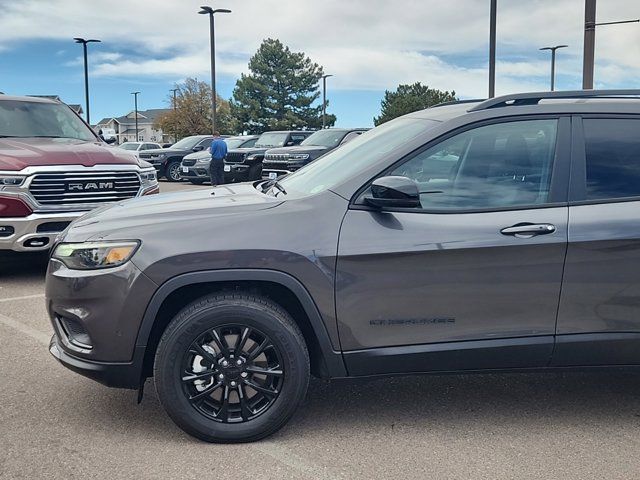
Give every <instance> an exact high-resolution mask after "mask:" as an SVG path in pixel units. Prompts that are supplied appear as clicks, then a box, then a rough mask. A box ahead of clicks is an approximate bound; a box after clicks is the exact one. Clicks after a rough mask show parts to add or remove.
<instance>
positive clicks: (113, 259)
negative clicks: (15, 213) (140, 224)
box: [52, 241, 140, 270]
mask: <svg viewBox="0 0 640 480" xmlns="http://www.w3.org/2000/svg"><path fill="white" fill-rule="evenodd" d="M139 246H140V242H137V241H123V242H84V243H60V244H58V246H57V247H56V249H55V251H54V252H53V255H52V257H53V258H55V259H58V260H60V261H61V262H62V263H64V264H65V265H66V266H67V267H68V268H71V269H72V270H97V269H102V268H113V267H118V266H120V265H124V264H125V263H127V262H128V261H129V260H130V259H131V257H133V254H134V253H136V250H137V249H138V247H139Z"/></svg>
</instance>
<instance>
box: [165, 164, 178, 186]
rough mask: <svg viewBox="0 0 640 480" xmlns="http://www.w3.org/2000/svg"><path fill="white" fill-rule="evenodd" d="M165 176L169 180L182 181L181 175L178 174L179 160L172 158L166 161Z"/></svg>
mask: <svg viewBox="0 0 640 480" xmlns="http://www.w3.org/2000/svg"><path fill="white" fill-rule="evenodd" d="M165 177H166V179H167V180H169V181H170V182H181V181H182V176H181V175H180V160H173V161H170V162H169V163H167V167H166V169H165Z"/></svg>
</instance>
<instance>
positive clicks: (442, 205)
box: [46, 90, 640, 442]
mask: <svg viewBox="0 0 640 480" xmlns="http://www.w3.org/2000/svg"><path fill="white" fill-rule="evenodd" d="M629 96H635V97H629ZM638 96H640V90H627V91H625V90H621V91H616V90H614V91H579V92H544V93H529V94H514V95H507V96H503V97H498V98H493V99H490V100H486V101H483V102H477V101H476V102H473V103H456V104H449V105H445V106H438V107H434V108H429V109H427V110H423V111H420V112H415V113H411V114H409V115H405V116H403V117H400V118H397V119H394V120H392V121H389V122H387V123H385V124H383V125H381V126H379V127H377V128H375V129H373V130H371V131H369V132H367V133H364V134H362V135H361V136H360V137H358V138H357V139H355V140H353V141H352V142H349V143H348V144H347V145H345V146H344V147H342V148H338V149H335V150H333V151H332V152H329V153H328V154H326V155H324V156H323V157H322V158H320V159H318V160H317V161H315V162H313V163H312V164H310V165H308V166H307V167H305V168H303V169H301V170H299V171H297V172H294V173H292V174H290V175H287V176H286V177H284V178H283V179H281V180H279V181H278V180H275V181H274V180H271V181H262V182H254V183H244V184H240V185H225V186H224V187H217V188H215V189H214V190H213V195H212V192H211V191H208V190H207V191H192V192H184V193H180V194H173V195H163V196H160V197H158V198H142V199H137V200H133V201H130V202H127V203H126V204H125V205H115V206H113V207H111V208H109V209H106V210H100V211H97V212H94V213H91V214H89V215H88V216H86V217H85V218H83V219H82V220H80V221H77V222H75V223H74V224H73V225H72V226H71V228H69V229H68V230H67V231H66V232H65V234H64V235H63V236H62V238H61V239H60V243H59V244H58V245H57V246H56V249H55V251H54V252H53V256H52V258H51V261H50V263H49V270H48V274H47V280H46V297H47V298H46V302H47V307H48V309H49V313H50V317H51V320H52V323H53V327H54V330H55V336H54V337H53V339H52V342H51V347H50V351H51V353H52V354H53V355H54V356H55V357H56V358H57V359H58V360H60V361H61V362H62V363H63V364H64V365H66V366H68V367H69V368H71V369H73V370H75V371H77V372H79V373H82V374H83V375H86V376H88V377H92V378H95V379H97V380H99V381H102V382H104V383H106V384H107V385H111V386H119V387H129V388H139V387H140V385H142V383H143V382H144V378H146V377H148V376H151V375H153V376H154V377H155V384H156V388H157V391H158V394H159V398H160V401H161V402H162V405H163V406H164V408H165V409H166V410H167V412H168V413H169V415H170V416H171V418H172V419H173V420H174V421H175V422H176V423H177V424H178V425H179V426H180V427H181V428H183V429H184V430H185V431H187V432H188V433H190V434H192V435H194V436H196V437H198V438H201V439H204V440H207V441H216V442H236V441H251V440H256V439H259V438H262V437H264V436H266V435H269V434H270V433H273V432H274V431H276V430H277V429H278V428H280V427H281V426H282V425H283V424H284V423H285V422H286V421H287V420H288V419H289V418H290V417H291V415H292V414H293V412H294V411H295V410H296V408H297V406H298V405H299V404H300V402H301V400H302V399H303V398H304V396H305V392H306V389H307V382H308V381H309V374H310V372H311V373H312V374H315V375H317V376H320V377H323V378H336V377H369V376H372V375H390V374H408V373H428V372H472V371H473V372H477V371H496V370H501V371H523V370H524V371H532V370H535V371H538V370H554V369H566V368H586V369H590V368H593V367H598V368H605V367H614V368H618V367H621V366H625V367H632V368H636V369H638V367H640V303H639V302H638V285H640V248H638V247H639V245H640V216H639V215H638V209H639V208H640V161H639V159H638V151H640V99H639V98H638ZM547 100H552V101H547ZM82 312H86V313H82ZM405 381H407V382H408V381H409V380H405ZM68 394H69V395H71V394H72V393H68ZM427 395H428V393H427ZM425 401H428V399H427V400H425ZM400 414H401V413H399V415H400Z"/></svg>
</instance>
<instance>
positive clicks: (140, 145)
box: [118, 142, 162, 156]
mask: <svg viewBox="0 0 640 480" xmlns="http://www.w3.org/2000/svg"><path fill="white" fill-rule="evenodd" d="M118 147H120V148H122V149H124V150H129V151H130V152H132V153H133V154H134V155H136V156H138V155H139V153H140V152H142V151H145V150H158V149H161V148H162V145H160V144H159V143H153V142H124V143H122V144H120V145H118Z"/></svg>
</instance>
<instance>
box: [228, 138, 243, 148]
mask: <svg viewBox="0 0 640 480" xmlns="http://www.w3.org/2000/svg"><path fill="white" fill-rule="evenodd" d="M244 142H246V140H245V139H244V138H225V139H224V143H226V144H227V148H230V149H231V148H238V147H239V146H240V145H242V144H243V143H244Z"/></svg>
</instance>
